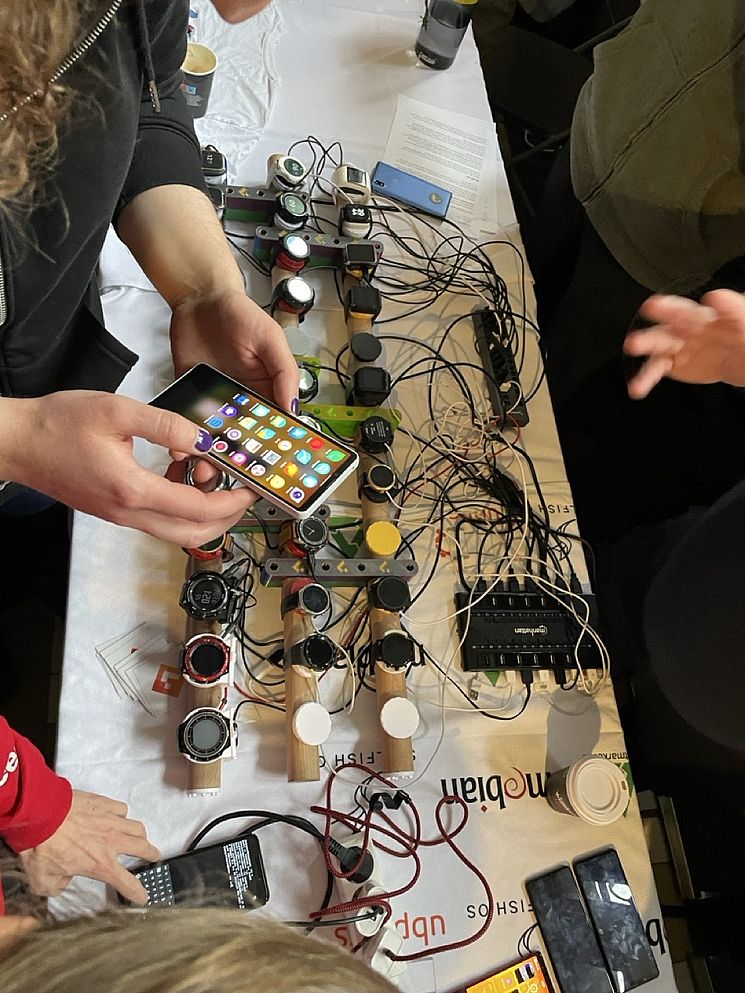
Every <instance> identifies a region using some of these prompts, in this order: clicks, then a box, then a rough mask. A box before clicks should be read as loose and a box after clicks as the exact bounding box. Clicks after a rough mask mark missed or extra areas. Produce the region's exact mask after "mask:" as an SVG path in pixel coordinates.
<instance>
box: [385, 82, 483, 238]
mask: <svg viewBox="0 0 745 993" xmlns="http://www.w3.org/2000/svg"><path fill="white" fill-rule="evenodd" d="M498 159H499V156H498V153H497V136H496V132H495V130H494V123H493V122H492V121H485V120H481V119H480V118H478V117H469V116H468V115H467V114H458V113H455V112H454V111H450V110H442V109H440V108H439V107H433V106H432V105H431V104H428V103H422V101H421V100H413V99H412V98H411V97H407V96H399V98H398V103H397V105H396V114H395V116H394V118H393V123H392V125H391V130H390V133H389V134H388V141H387V142H386V146H385V152H384V154H383V160H384V161H385V162H387V163H388V164H389V165H392V166H396V167H397V168H398V169H404V170H406V172H411V173H413V174H414V175H415V176H421V177H422V178H423V179H428V180H429V181H430V182H431V183H437V185H438V186H444V187H445V189H447V190H450V191H451V192H452V194H453V199H452V202H451V204H450V210H449V211H448V218H449V219H450V220H452V221H455V222H456V223H457V224H460V225H462V226H464V227H465V228H466V230H467V231H470V232H472V233H475V232H478V231H494V232H496V231H497V230H498V229H499V228H498V218H497V202H496V188H497V162H498Z"/></svg>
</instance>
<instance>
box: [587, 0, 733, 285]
mask: <svg viewBox="0 0 745 993" xmlns="http://www.w3.org/2000/svg"><path fill="white" fill-rule="evenodd" d="M571 162H572V183H573V186H574V191H575V193H576V195H577V197H578V199H579V200H580V201H581V203H582V204H583V205H584V207H585V209H586V211H587V214H588V216H589V219H590V221H591V222H592V224H593V226H594V227H595V229H596V230H597V232H598V234H599V235H600V237H601V238H602V239H603V241H604V242H605V244H606V246H607V247H608V249H609V250H610V252H611V253H612V254H613V256H614V257H615V258H616V260H617V261H618V262H619V263H620V265H621V266H622V267H623V268H624V269H625V270H626V271H627V272H628V273H629V274H630V275H631V276H632V277H633V278H634V279H636V280H637V281H638V282H639V283H641V284H642V285H644V286H648V287H649V288H650V289H653V290H656V291H660V290H663V291H670V292H687V291H689V290H692V289H694V288H696V287H697V286H700V285H701V284H703V283H704V282H706V281H707V280H708V278H709V277H710V276H711V275H712V274H713V273H714V272H715V271H716V270H717V269H718V268H719V267H720V266H722V265H723V264H724V263H725V262H728V261H729V260H730V259H733V258H736V257H737V256H739V255H742V254H745V0H645V2H644V3H643V4H642V6H641V8H640V9H639V11H638V13H637V14H636V15H635V17H634V19H633V21H632V22H631V24H630V25H629V26H628V28H626V30H625V31H623V32H622V33H621V34H620V35H618V36H617V37H616V38H614V39H613V40H611V41H608V42H606V43H605V44H603V45H600V46H598V48H597V49H596V50H595V69H594V72H593V75H592V76H591V78H590V79H589V80H588V82H587V83H586V84H585V86H584V88H583V89H582V92H581V93H580V97H579V101H578V103H577V107H576V110H575V114H574V120H573V123H572V135H571Z"/></svg>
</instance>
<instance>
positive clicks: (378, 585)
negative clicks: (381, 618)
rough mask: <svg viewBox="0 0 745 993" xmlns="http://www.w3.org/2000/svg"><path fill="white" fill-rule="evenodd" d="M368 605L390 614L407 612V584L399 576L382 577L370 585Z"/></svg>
mask: <svg viewBox="0 0 745 993" xmlns="http://www.w3.org/2000/svg"><path fill="white" fill-rule="evenodd" d="M368 597H369V600H370V604H371V605H372V606H373V607H379V608H380V609H381V610H389V611H390V612H391V613H392V614H398V613H401V611H403V610H408V608H409V607H410V605H411V593H409V584H408V583H407V582H406V580H405V579H401V577H400V576H382V577H381V578H380V579H377V580H376V581H375V582H374V583H371V584H370V587H369V590H368Z"/></svg>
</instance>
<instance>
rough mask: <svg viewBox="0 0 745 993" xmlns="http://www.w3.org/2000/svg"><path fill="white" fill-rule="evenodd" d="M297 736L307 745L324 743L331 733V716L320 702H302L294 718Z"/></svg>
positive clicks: (293, 722) (294, 729) (293, 725)
mask: <svg viewBox="0 0 745 993" xmlns="http://www.w3.org/2000/svg"><path fill="white" fill-rule="evenodd" d="M292 730H293V732H294V734H295V737H296V738H298V739H299V740H300V741H302V742H303V743H304V744H305V745H322V744H323V743H324V741H325V740H326V739H327V738H328V736H329V735H330V734H331V717H330V716H329V712H328V710H326V708H325V707H324V706H323V704H320V703H314V702H308V703H301V704H300V706H299V707H298V709H297V710H296V711H295V715H294V716H293V718H292Z"/></svg>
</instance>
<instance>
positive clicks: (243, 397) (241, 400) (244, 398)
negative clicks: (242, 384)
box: [233, 393, 251, 407]
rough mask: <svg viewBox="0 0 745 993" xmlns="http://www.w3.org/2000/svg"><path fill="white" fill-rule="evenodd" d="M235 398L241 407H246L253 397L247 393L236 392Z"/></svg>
mask: <svg viewBox="0 0 745 993" xmlns="http://www.w3.org/2000/svg"><path fill="white" fill-rule="evenodd" d="M233 399H234V400H235V402H236V403H237V404H238V405H239V406H240V407H245V406H246V404H247V403H248V401H249V400H250V399H251V397H247V396H246V394H245V393H236V395H235V396H234V397H233Z"/></svg>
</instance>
